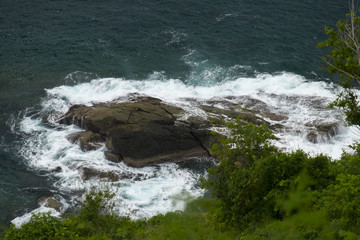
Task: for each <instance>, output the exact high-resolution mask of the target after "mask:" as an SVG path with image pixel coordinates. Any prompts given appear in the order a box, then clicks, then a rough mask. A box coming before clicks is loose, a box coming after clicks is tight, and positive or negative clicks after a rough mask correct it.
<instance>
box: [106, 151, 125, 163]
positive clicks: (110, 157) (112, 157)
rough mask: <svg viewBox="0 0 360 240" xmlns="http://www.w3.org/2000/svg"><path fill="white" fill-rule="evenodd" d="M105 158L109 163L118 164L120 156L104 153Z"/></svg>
mask: <svg viewBox="0 0 360 240" xmlns="http://www.w3.org/2000/svg"><path fill="white" fill-rule="evenodd" d="M104 155H105V158H106V159H107V160H109V161H111V162H114V163H119V162H121V156H120V155H118V154H115V153H111V152H109V151H105V152H104Z"/></svg>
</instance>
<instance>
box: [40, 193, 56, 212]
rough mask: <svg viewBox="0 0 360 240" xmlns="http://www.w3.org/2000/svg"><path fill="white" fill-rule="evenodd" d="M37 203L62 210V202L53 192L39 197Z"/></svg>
mask: <svg viewBox="0 0 360 240" xmlns="http://www.w3.org/2000/svg"><path fill="white" fill-rule="evenodd" d="M37 203H38V205H39V206H44V207H48V208H53V209H55V210H56V211H58V212H60V210H61V203H60V202H59V201H58V200H56V199H55V197H54V195H53V194H46V195H44V196H42V197H40V198H39V199H38V201H37Z"/></svg>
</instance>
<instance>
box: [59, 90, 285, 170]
mask: <svg viewBox="0 0 360 240" xmlns="http://www.w3.org/2000/svg"><path fill="white" fill-rule="evenodd" d="M224 104H230V103H224ZM216 105H219V102H218V103H216V102H208V103H207V102H205V103H203V105H199V106H198V107H199V109H201V110H202V111H204V112H205V114H206V115H207V116H210V117H214V116H215V117H217V118H236V117H237V116H239V115H241V116H242V117H243V118H244V119H245V120H248V121H250V122H253V123H255V124H264V123H265V124H268V125H270V124H269V123H268V122H266V121H265V120H263V119H262V118H261V117H259V116H258V112H255V111H252V110H248V109H239V108H238V107H237V106H236V105H235V104H231V106H230V108H231V109H223V108H220V107H217V106H216ZM184 114H186V112H185V111H184V110H183V109H182V108H179V107H176V106H172V105H169V104H165V103H163V102H162V101H161V100H160V99H156V98H151V97H140V98H136V99H134V101H131V102H121V103H100V104H94V105H93V106H84V105H74V106H72V107H71V108H70V109H69V111H68V112H67V113H66V114H65V115H64V116H63V117H62V118H61V120H60V123H63V124H68V125H69V124H75V125H77V126H79V127H81V128H82V129H84V130H86V131H84V132H79V133H74V134H71V135H69V136H68V139H69V141H71V142H73V143H78V144H79V145H80V148H81V149H82V150H83V151H89V150H95V149H97V148H98V147H100V146H102V144H101V142H106V147H107V149H108V151H105V153H104V154H105V156H106V158H107V159H108V160H110V161H112V162H115V163H118V162H120V161H124V163H126V164H128V165H130V166H133V167H144V166H148V165H152V164H158V163H162V162H169V161H171V162H174V161H184V160H185V159H190V158H192V157H209V156H210V148H211V143H212V142H213V141H214V138H215V137H214V135H212V134H211V132H210V130H209V127H210V126H211V121H209V120H208V119H207V118H206V117H205V118H204V117H200V116H190V117H187V118H184ZM273 115H274V116H275V114H273ZM277 117H278V119H283V118H281V117H279V116H277Z"/></svg>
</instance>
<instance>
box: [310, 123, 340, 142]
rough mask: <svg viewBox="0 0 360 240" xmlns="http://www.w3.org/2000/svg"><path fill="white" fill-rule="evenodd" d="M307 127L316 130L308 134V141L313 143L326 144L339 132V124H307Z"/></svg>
mask: <svg viewBox="0 0 360 240" xmlns="http://www.w3.org/2000/svg"><path fill="white" fill-rule="evenodd" d="M305 126H307V127H313V128H314V130H312V131H310V132H309V133H307V134H306V139H307V140H308V141H309V142H312V143H318V142H326V141H328V140H330V139H331V138H332V137H334V136H335V135H337V134H338V132H339V123H336V122H333V123H321V124H314V125H311V124H306V125H305Z"/></svg>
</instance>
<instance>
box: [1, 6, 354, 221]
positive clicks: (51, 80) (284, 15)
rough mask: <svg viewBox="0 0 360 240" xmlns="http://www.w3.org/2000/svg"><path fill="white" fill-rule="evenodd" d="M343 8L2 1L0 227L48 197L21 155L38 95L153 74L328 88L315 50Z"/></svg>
mask: <svg viewBox="0 0 360 240" xmlns="http://www.w3.org/2000/svg"><path fill="white" fill-rule="evenodd" d="M347 9H348V2H347V1H338V0H330V1H329V0H328V1H324V0H319V1H315V0H312V1H311V0H303V1H285V0H274V1H265V0H258V1H250V0H238V1H233V0H232V1H230V0H228V1H210V0H207V1H206V0H199V1H189V0H184V1H174V0H171V1H170V0H169V1H164V0H163V1H161V0H157V1H155V0H147V1H106V2H105V1H97V0H96V1H95V0H94V1H65V0H62V1H61V0H59V1H57V0H52V1H34V0H30V1H29V0H28V1H25V0H19V1H13V0H12V1H10V0H2V1H1V2H0V42H1V44H0V146H1V148H0V193H1V194H0V223H1V224H6V223H8V221H9V220H11V219H13V218H14V217H15V216H18V215H21V214H22V213H24V212H26V211H27V210H30V209H33V208H35V207H36V199H37V198H38V197H39V196H40V195H42V194H44V193H46V192H47V191H49V190H54V186H53V184H52V183H53V181H54V180H53V179H52V178H51V177H50V178H49V176H47V175H46V174H45V173H43V172H41V171H39V170H35V169H33V168H32V167H29V165H28V163H27V158H26V157H24V155H23V154H20V153H19V152H20V149H21V147H22V145H23V139H24V138H26V133H24V132H21V131H19V130H18V128H17V123H18V119H19V116H23V115H26V114H30V113H35V114H36V113H37V112H39V111H40V109H41V106H40V104H41V102H42V101H43V100H44V98H45V97H46V92H45V90H44V89H53V88H55V87H58V86H61V85H70V86H75V85H78V84H80V83H87V82H90V81H91V80H92V79H94V78H105V77H112V78H124V79H134V80H139V81H143V80H145V79H147V80H148V79H149V78H151V76H154V73H160V74H155V75H156V76H165V77H164V79H165V80H166V79H179V80H180V81H182V82H183V83H185V85H192V86H209V85H210V86H211V85H216V84H218V83H221V82H224V79H226V80H228V81H230V80H234V79H236V78H238V77H254V76H256V75H257V74H258V73H270V74H273V73H276V72H291V73H294V74H297V75H301V76H303V77H305V78H306V79H311V80H312V81H329V76H328V75H327V73H326V72H324V71H322V70H321V67H323V63H322V61H321V59H320V56H322V55H323V54H324V53H325V52H324V50H321V49H320V50H319V49H316V44H317V43H318V42H320V41H322V40H324V39H325V38H326V35H325V34H324V31H323V28H324V25H330V26H334V24H335V23H336V21H337V20H338V19H339V18H341V17H343V16H345V14H346V12H347ZM234 66H242V67H234ZM217 69H219V70H218V71H217ZM224 69H225V71H224ZM208 72H210V73H211V74H208ZM214 72H215V73H216V74H214ZM330 81H336V78H331V79H330ZM79 97H80V96H79Z"/></svg>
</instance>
